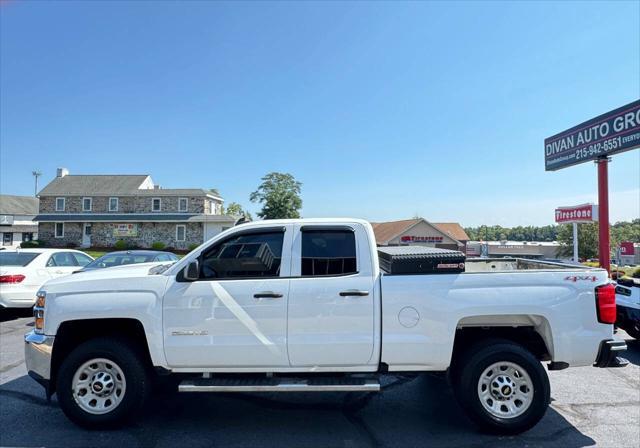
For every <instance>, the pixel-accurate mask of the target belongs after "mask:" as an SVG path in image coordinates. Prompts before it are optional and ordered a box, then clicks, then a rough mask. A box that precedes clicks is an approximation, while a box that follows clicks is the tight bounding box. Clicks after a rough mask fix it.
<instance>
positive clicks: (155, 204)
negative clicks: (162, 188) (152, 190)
mask: <svg viewBox="0 0 640 448" xmlns="http://www.w3.org/2000/svg"><path fill="white" fill-rule="evenodd" d="M161 207H162V202H161V201H160V198H153V199H151V211H152V212H159V211H160V208H161Z"/></svg>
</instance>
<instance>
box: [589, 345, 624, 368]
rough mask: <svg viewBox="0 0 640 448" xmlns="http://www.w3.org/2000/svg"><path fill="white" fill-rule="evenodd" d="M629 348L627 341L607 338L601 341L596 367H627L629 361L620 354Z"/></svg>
mask: <svg viewBox="0 0 640 448" xmlns="http://www.w3.org/2000/svg"><path fill="white" fill-rule="evenodd" d="M626 349H627V343H626V342H624V341H616V340H613V339H607V340H604V341H602V342H601V343H600V350H598V357H597V358H596V362H595V364H594V365H593V366H594V367H626V366H627V364H629V361H627V360H626V359H624V358H622V357H620V356H618V355H619V354H620V353H622V352H623V351H625V350H626Z"/></svg>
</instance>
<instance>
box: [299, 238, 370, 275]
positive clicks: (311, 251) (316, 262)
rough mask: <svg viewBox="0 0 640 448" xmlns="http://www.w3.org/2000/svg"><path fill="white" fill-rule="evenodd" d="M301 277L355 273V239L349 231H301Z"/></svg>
mask: <svg viewBox="0 0 640 448" xmlns="http://www.w3.org/2000/svg"><path fill="white" fill-rule="evenodd" d="M301 272H302V275H303V276H312V277H318V276H333V275H347V274H355V273H357V272H358V271H357V262H356V239H355V235H354V233H353V231H351V230H313V229H310V230H303V231H302V270H301Z"/></svg>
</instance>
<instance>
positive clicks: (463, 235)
mask: <svg viewBox="0 0 640 448" xmlns="http://www.w3.org/2000/svg"><path fill="white" fill-rule="evenodd" d="M431 224H433V225H434V226H436V227H437V228H438V229H440V230H442V231H443V232H444V233H446V234H447V235H449V236H450V237H451V238H453V239H454V240H458V241H469V235H467V232H465V231H464V229H463V228H462V226H461V225H460V224H458V223H457V222H432V223H431Z"/></svg>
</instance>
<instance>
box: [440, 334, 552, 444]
mask: <svg viewBox="0 0 640 448" xmlns="http://www.w3.org/2000/svg"><path fill="white" fill-rule="evenodd" d="M455 371H456V372H457V376H458V377H457V378H454V381H453V384H454V388H455V392H456V397H457V399H458V401H459V402H460V405H461V406H462V407H463V408H464V410H465V411H466V412H467V415H468V416H469V417H470V418H471V419H472V420H473V421H474V422H475V423H476V424H477V425H478V426H479V427H480V428H481V429H482V430H485V431H488V432H494V433H500V434H517V433H520V432H523V431H526V430H528V429H530V428H532V427H533V426H534V425H535V424H536V423H538V422H539V421H540V419H542V417H543V416H544V414H545V412H546V410H547V408H548V406H549V401H550V386H549V378H548V377H547V374H546V372H545V370H544V368H543V367H542V364H540V362H539V361H538V360H537V359H536V358H535V357H534V356H533V355H532V354H531V353H530V352H529V351H528V350H526V349H525V348H524V347H522V346H520V345H518V344H515V343H513V342H511V341H507V340H488V341H485V342H484V343H481V344H478V345H476V346H474V347H472V348H471V349H470V350H468V351H467V352H466V354H465V355H463V356H462V358H461V359H460V360H459V361H458V362H457V366H456V369H455Z"/></svg>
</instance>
